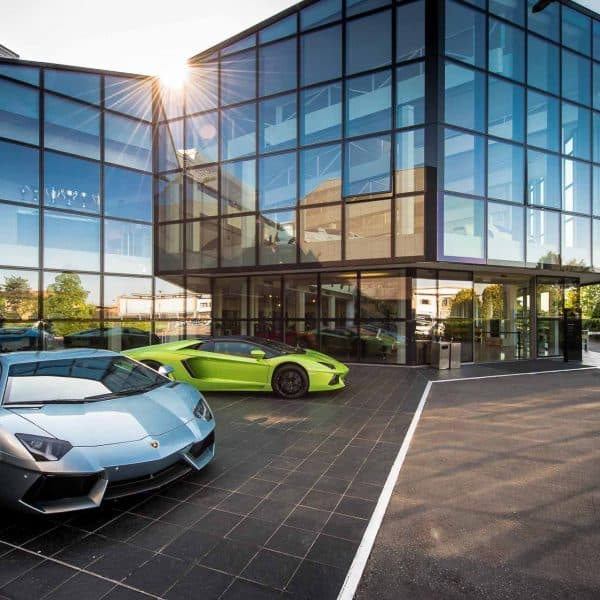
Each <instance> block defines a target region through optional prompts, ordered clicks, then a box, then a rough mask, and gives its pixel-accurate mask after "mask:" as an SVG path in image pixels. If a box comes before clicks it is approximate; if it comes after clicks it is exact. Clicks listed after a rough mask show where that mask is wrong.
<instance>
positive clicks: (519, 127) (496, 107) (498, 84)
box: [488, 77, 525, 142]
mask: <svg viewBox="0 0 600 600" xmlns="http://www.w3.org/2000/svg"><path fill="white" fill-rule="evenodd" d="M524 94H525V90H524V88H522V87H521V86H520V85H514V84H512V83H508V82H507V81H503V80H501V79H496V78H495V77H490V78H489V94H488V98H489V112H488V133H489V134H491V135H497V136H498V137H503V138H507V139H509V140H514V141H515V142H522V141H523V139H524V137H525V122H524V121H525V119H524V114H523V111H524V106H525V95H524Z"/></svg>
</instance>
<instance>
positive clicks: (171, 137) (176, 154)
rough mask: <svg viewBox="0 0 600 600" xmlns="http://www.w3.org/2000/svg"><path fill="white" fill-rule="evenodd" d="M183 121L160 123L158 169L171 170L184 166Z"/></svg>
mask: <svg viewBox="0 0 600 600" xmlns="http://www.w3.org/2000/svg"><path fill="white" fill-rule="evenodd" d="M183 158H184V148H183V121H172V122H171V123H160V124H159V125H158V170H159V171H170V170H172V169H177V168H181V167H183Z"/></svg>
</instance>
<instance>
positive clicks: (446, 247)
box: [442, 195, 485, 260]
mask: <svg viewBox="0 0 600 600" xmlns="http://www.w3.org/2000/svg"><path fill="white" fill-rule="evenodd" d="M484 213H485V203H484V202H483V201H481V200H472V199H471V198H458V197H456V196H448V195H446V196H444V202H443V212H442V215H443V221H442V223H443V225H442V226H443V255H444V257H446V258H459V257H462V258H467V259H474V260H482V259H483V258H484V256H485V255H484V251H485V250H484V249H485V228H484V222H485V214H484Z"/></svg>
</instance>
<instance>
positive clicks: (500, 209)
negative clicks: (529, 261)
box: [487, 202, 525, 265]
mask: <svg viewBox="0 0 600 600" xmlns="http://www.w3.org/2000/svg"><path fill="white" fill-rule="evenodd" d="M487 224H488V225H487V227H488V231H487V238H488V239H487V245H488V263H489V264H498V265H511V264H519V265H522V264H523V261H524V260H525V241H524V240H523V236H524V234H525V231H524V223H523V208H522V207H521V206H509V205H507V204H498V203H496V202H488V218H487Z"/></svg>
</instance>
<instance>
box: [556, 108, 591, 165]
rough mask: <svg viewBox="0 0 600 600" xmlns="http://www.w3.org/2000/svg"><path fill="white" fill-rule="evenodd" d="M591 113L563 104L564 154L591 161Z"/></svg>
mask: <svg viewBox="0 0 600 600" xmlns="http://www.w3.org/2000/svg"><path fill="white" fill-rule="evenodd" d="M590 118H591V116H590V111H589V110H587V109H585V108H582V107H580V106H575V105H574V104H568V103H567V102H563V103H562V153H563V154H566V155H567V156H574V157H576V158H583V159H586V160H589V159H590V158H591V155H592V151H591V147H590V146H591V143H590Z"/></svg>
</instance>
